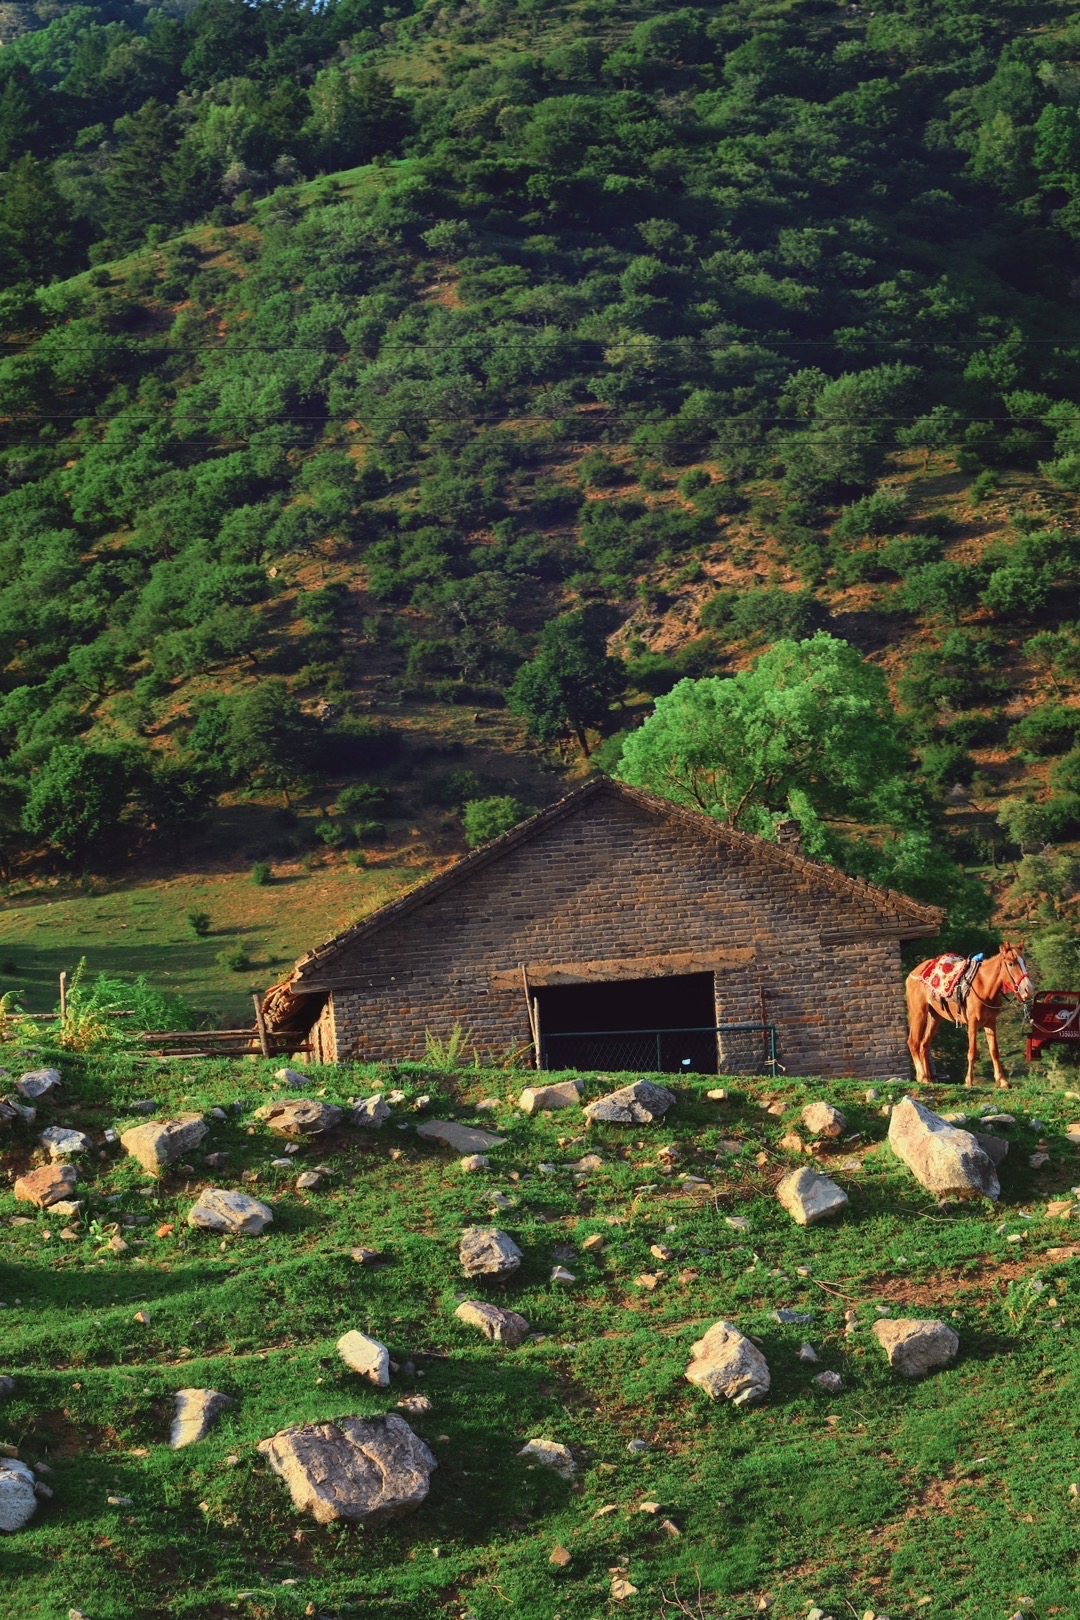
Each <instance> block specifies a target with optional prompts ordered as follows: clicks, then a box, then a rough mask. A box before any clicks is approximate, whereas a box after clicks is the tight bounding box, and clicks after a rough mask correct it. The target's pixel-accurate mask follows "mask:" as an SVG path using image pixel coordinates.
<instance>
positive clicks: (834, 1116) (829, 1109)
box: [801, 1102, 848, 1138]
mask: <svg viewBox="0 0 1080 1620" xmlns="http://www.w3.org/2000/svg"><path fill="white" fill-rule="evenodd" d="M801 1117H802V1122H803V1124H804V1126H805V1127H806V1129H807V1130H808V1131H809V1132H810V1135H811V1136H828V1137H833V1138H835V1137H837V1136H843V1134H844V1132H845V1131H846V1130H847V1128H848V1123H847V1120H846V1118H845V1117H844V1115H843V1114H842V1113H841V1112H840V1110H839V1108H834V1107H833V1105H832V1103H827V1102H812V1103H807V1105H806V1107H805V1108H804V1109H803V1111H802V1116H801Z"/></svg>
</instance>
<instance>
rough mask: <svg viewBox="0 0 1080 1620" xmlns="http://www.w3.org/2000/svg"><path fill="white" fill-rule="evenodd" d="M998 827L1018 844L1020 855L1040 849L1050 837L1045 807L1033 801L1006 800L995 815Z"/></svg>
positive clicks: (1049, 821)
mask: <svg viewBox="0 0 1080 1620" xmlns="http://www.w3.org/2000/svg"><path fill="white" fill-rule="evenodd" d="M997 821H998V826H999V827H1001V828H1003V830H1004V831H1005V832H1006V833H1007V834H1008V836H1009V838H1010V840H1011V841H1012V842H1013V843H1014V844H1019V846H1020V852H1021V854H1025V853H1027V851H1029V850H1033V849H1041V848H1042V846H1043V845H1044V844H1045V843H1046V842H1047V841H1048V840H1049V838H1050V837H1051V835H1052V832H1053V827H1052V825H1051V818H1050V816H1049V815H1048V814H1047V811H1046V807H1045V805H1041V804H1036V803H1035V801H1034V799H1006V800H1005V801H1004V803H1003V804H1002V805H1001V806H1000V808H999V810H998V813H997Z"/></svg>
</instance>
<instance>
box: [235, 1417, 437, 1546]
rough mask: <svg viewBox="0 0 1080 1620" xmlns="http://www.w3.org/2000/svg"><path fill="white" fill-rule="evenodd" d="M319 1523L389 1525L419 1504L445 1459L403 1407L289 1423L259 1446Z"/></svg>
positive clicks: (302, 1509)
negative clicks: (375, 1414)
mask: <svg viewBox="0 0 1080 1620" xmlns="http://www.w3.org/2000/svg"><path fill="white" fill-rule="evenodd" d="M258 1449H259V1450H260V1451H261V1452H262V1453H263V1455H264V1456H265V1457H266V1458H267V1460H268V1462H269V1464H270V1467H271V1468H272V1469H273V1471H274V1473H275V1474H277V1475H278V1476H279V1477H280V1478H281V1479H283V1480H284V1481H285V1483H286V1485H288V1487H289V1491H290V1493H291V1495H292V1499H293V1504H294V1506H295V1507H296V1508H297V1509H298V1511H299V1512H301V1513H310V1514H311V1515H312V1517H313V1518H314V1519H316V1520H317V1521H318V1523H319V1524H330V1523H332V1522H333V1521H334V1520H335V1519H350V1520H354V1521H356V1522H357V1523H360V1524H382V1523H385V1522H386V1521H387V1520H389V1519H398V1518H401V1517H402V1516H403V1515H404V1514H406V1513H411V1512H412V1511H413V1510H414V1509H415V1508H418V1507H419V1506H420V1504H421V1502H423V1501H424V1499H425V1497H426V1496H427V1494H428V1489H429V1484H430V1479H431V1475H432V1473H433V1472H434V1470H435V1469H436V1468H437V1467H438V1463H437V1462H436V1460H435V1458H434V1457H433V1456H432V1454H431V1452H430V1451H429V1450H428V1448H427V1446H426V1445H425V1444H424V1442H423V1441H422V1440H421V1439H420V1438H419V1437H418V1436H417V1435H415V1434H414V1433H413V1431H412V1429H410V1427H409V1425H408V1424H407V1423H406V1422H405V1419H404V1418H402V1417H398V1415H397V1413H396V1412H386V1413H384V1414H383V1415H382V1416H380V1417H372V1418H362V1417H343V1418H338V1419H337V1420H336V1422H334V1423H305V1424H301V1425H298V1426H296V1427H294V1428H289V1429H282V1430H281V1431H280V1433H278V1434H275V1435H274V1436H273V1437H272V1438H271V1439H269V1440H263V1441H261V1442H260V1444H259V1448H258Z"/></svg>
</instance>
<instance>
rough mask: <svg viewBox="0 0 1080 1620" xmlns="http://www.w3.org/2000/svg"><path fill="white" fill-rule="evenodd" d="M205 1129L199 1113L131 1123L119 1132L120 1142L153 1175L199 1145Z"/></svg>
mask: <svg viewBox="0 0 1080 1620" xmlns="http://www.w3.org/2000/svg"><path fill="white" fill-rule="evenodd" d="M208 1130H209V1127H208V1126H207V1124H206V1121H205V1120H204V1119H203V1117H202V1115H201V1114H180V1115H178V1117H177V1118H176V1119H166V1120H160V1121H157V1120H155V1121H151V1122H149V1123H147V1124H146V1125H134V1126H133V1127H132V1128H131V1130H130V1131H123V1132H122V1133H121V1136H120V1141H121V1144H122V1146H123V1147H124V1148H125V1150H126V1151H127V1152H128V1153H130V1154H131V1157H132V1158H133V1159H137V1160H138V1162H139V1164H141V1165H142V1167H143V1169H144V1170H149V1171H150V1172H151V1173H152V1174H156V1173H157V1172H158V1171H159V1170H162V1169H164V1167H165V1166H166V1165H170V1164H173V1163H175V1161H176V1160H177V1159H182V1158H183V1156H184V1154H185V1153H187V1152H189V1151H190V1150H191V1149H192V1148H195V1147H198V1145H199V1143H200V1142H201V1141H202V1140H203V1138H204V1137H205V1136H206V1135H207V1132H208Z"/></svg>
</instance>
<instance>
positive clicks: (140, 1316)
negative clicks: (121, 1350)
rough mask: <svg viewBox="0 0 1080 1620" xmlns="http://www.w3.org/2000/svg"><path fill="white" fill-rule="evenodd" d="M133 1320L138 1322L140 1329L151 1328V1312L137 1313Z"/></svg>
mask: <svg viewBox="0 0 1080 1620" xmlns="http://www.w3.org/2000/svg"><path fill="white" fill-rule="evenodd" d="M131 1320H132V1321H133V1322H138V1324H139V1326H140V1327H149V1326H150V1312H149V1311H136V1312H135V1315H134V1316H133V1317H132V1318H131Z"/></svg>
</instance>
